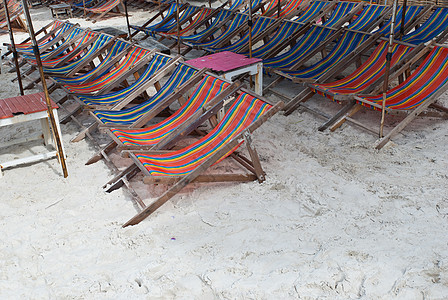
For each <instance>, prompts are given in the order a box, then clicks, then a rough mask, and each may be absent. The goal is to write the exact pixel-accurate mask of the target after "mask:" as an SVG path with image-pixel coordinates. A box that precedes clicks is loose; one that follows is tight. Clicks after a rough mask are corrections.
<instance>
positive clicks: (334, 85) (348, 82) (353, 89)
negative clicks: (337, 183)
mask: <svg viewBox="0 0 448 300" xmlns="http://www.w3.org/2000/svg"><path fill="white" fill-rule="evenodd" d="M416 10H419V9H416V8H412V7H410V8H408V10H407V13H406V18H405V31H407V30H408V28H409V27H410V26H413V25H412V24H413V23H412V22H413V20H412V18H411V17H412V16H415V12H416ZM399 11H401V8H400V9H399ZM408 13H409V14H410V17H409V18H408ZM398 16H399V17H398V18H397V19H398V21H399V22H400V21H401V14H398ZM442 16H443V14H441V13H440V11H439V12H437V11H436V12H435V13H434V14H432V16H431V17H432V18H431V17H430V18H429V19H428V20H427V21H426V22H425V23H424V24H422V26H421V27H420V28H422V29H421V30H416V31H414V32H411V33H409V34H407V35H405V36H404V37H403V38H406V37H407V38H408V39H410V38H412V37H418V38H415V39H414V41H419V42H422V43H421V44H420V46H418V47H417V46H415V49H414V50H412V48H414V47H412V45H411V44H409V43H407V45H401V46H400V45H395V48H394V53H393V57H392V58H393V59H392V64H391V65H392V69H391V71H394V68H395V69H397V68H398V67H399V65H397V66H396V67H394V63H396V62H398V60H400V59H401V58H402V55H405V54H406V53H409V52H410V51H411V50H412V52H411V54H412V55H411V57H413V59H412V60H411V61H414V59H415V60H417V59H420V58H421V56H422V55H424V54H425V52H424V51H423V50H422V44H423V43H427V42H429V41H430V39H433V38H434V37H436V36H437V35H440V36H442V37H443V34H441V32H443V30H442V29H440V26H438V25H439V22H442V21H443V20H442V19H440V18H441V17H442ZM436 20H437V21H436ZM388 23H389V22H388ZM442 24H443V22H442ZM434 25H435V26H434ZM388 27H389V24H386V25H385V28H388ZM434 28H436V30H433V29H434ZM400 29H401V28H396V30H395V33H396V34H397V35H399V32H400ZM383 32H386V31H384V30H383ZM378 33H380V32H377V34H378ZM439 40H441V38H439ZM385 47H386V44H385V42H382V43H380V45H379V46H378V47H377V48H376V50H375V52H374V54H373V55H372V56H371V57H370V59H368V60H367V61H366V62H365V63H364V64H363V65H362V66H361V67H360V68H358V69H357V70H356V71H355V72H354V73H352V74H351V75H349V76H347V77H346V78H344V79H342V80H339V81H336V82H330V83H328V84H324V82H326V81H327V80H328V79H330V76H325V77H322V78H321V79H322V80H321V83H320V84H311V85H309V88H305V90H304V91H302V92H301V93H299V94H298V95H297V96H295V97H294V98H292V99H291V100H290V101H289V102H288V103H287V104H286V105H285V115H289V114H291V113H292V112H293V111H294V110H295V109H297V108H298V107H299V106H303V104H302V103H303V102H305V101H307V100H308V99H310V98H311V97H312V96H313V94H314V93H315V92H317V93H320V94H324V95H325V96H327V97H329V98H330V99H334V100H336V101H350V100H352V99H353V96H354V95H355V94H356V93H360V92H362V91H363V92H365V93H370V92H372V91H374V89H375V88H376V87H379V86H380V83H381V80H382V74H383V73H384V67H385V55H386V53H385ZM401 73H403V72H401ZM408 73H409V71H408ZM376 91H377V92H378V90H376ZM351 106H353V103H352V102H349V104H347V105H345V106H344V107H343V108H342V109H341V110H340V111H339V112H338V113H337V114H335V115H334V116H333V117H331V118H330V119H329V120H328V121H327V122H325V123H324V124H323V125H322V126H320V127H319V130H325V129H327V128H328V127H330V126H332V125H333V127H331V128H335V125H334V123H335V122H336V121H337V120H338V119H339V118H340V116H341V115H343V114H345V113H347V111H348V110H349V109H351V108H350V107H351ZM333 130H334V129H333Z"/></svg>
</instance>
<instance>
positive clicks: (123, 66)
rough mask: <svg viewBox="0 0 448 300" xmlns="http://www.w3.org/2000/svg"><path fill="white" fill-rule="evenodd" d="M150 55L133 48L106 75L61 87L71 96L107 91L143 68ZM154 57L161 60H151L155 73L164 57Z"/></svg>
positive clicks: (145, 51)
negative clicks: (106, 89)
mask: <svg viewBox="0 0 448 300" xmlns="http://www.w3.org/2000/svg"><path fill="white" fill-rule="evenodd" d="M150 54H151V51H150V50H146V49H142V48H139V47H133V49H131V51H129V53H128V54H127V55H126V57H125V58H124V59H123V60H122V61H121V62H120V63H119V64H118V65H117V66H116V67H115V68H114V69H112V70H110V71H109V72H107V73H106V74H104V75H102V76H99V77H98V78H96V79H94V80H91V81H88V82H86V83H76V84H64V85H63V87H64V89H65V90H67V91H68V92H69V93H72V94H90V93H102V91H104V90H105V89H104V87H105V86H107V87H108V89H109V88H111V87H113V86H115V85H116V83H117V81H123V80H125V79H126V77H127V75H128V74H129V73H134V72H136V71H137V70H138V69H140V68H141V67H143V66H144V64H146V63H147V62H148V60H149V59H150ZM155 57H157V58H159V57H160V58H161V59H159V60H157V59H156V58H155V59H154V60H153V65H154V70H155V71H156V70H158V69H159V68H161V67H162V66H163V65H164V63H165V61H164V59H165V57H164V56H162V55H155ZM167 60H169V59H167Z"/></svg>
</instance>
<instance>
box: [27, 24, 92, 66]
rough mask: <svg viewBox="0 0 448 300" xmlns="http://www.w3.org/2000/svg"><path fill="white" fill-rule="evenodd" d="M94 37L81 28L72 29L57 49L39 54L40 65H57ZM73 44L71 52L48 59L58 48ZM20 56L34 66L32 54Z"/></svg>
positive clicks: (90, 32)
mask: <svg viewBox="0 0 448 300" xmlns="http://www.w3.org/2000/svg"><path fill="white" fill-rule="evenodd" d="M79 36H81V37H80V38H79V39H77V40H75V39H76V38H77V37H79ZM96 36H97V34H95V33H94V32H92V31H86V30H84V29H81V28H74V29H73V30H72V31H71V32H70V34H69V35H67V37H66V38H65V39H64V41H63V42H61V43H60V44H59V46H58V47H56V48H54V49H52V50H51V51H46V52H43V53H42V54H41V60H42V65H43V66H47V67H51V66H54V65H57V64H58V63H59V62H61V61H62V60H64V59H65V58H66V57H67V56H68V55H70V53H71V52H73V51H76V50H77V49H78V47H81V45H82V44H84V43H86V42H87V41H89V40H90V39H92V38H95V37H96ZM73 43H76V44H75V46H73V47H72V49H71V51H69V52H67V51H66V52H64V53H62V54H59V55H57V56H56V57H55V58H49V57H51V56H53V52H54V51H58V48H59V47H65V46H66V45H71V44H73ZM22 56H23V57H24V58H25V59H26V60H27V61H28V63H31V64H34V65H35V64H36V60H35V58H34V53H32V54H28V53H24V54H23V55H22Z"/></svg>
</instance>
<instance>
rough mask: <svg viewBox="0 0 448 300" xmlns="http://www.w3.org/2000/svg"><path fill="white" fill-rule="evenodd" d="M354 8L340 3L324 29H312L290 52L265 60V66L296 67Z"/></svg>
mask: <svg viewBox="0 0 448 300" xmlns="http://www.w3.org/2000/svg"><path fill="white" fill-rule="evenodd" d="M353 7H354V4H352V3H347V2H342V3H338V4H337V5H336V8H335V9H334V10H333V13H332V14H331V16H330V18H329V19H328V20H327V21H326V22H325V23H324V24H323V26H324V27H317V26H315V27H312V28H311V29H310V30H308V31H307V33H305V34H304V35H303V36H302V37H301V38H300V39H299V40H298V41H297V42H296V44H295V45H294V46H293V47H292V48H291V49H290V50H289V51H287V52H285V53H283V54H281V55H278V56H276V57H273V58H269V59H265V60H263V66H264V67H269V68H284V69H287V68H290V67H292V66H294V64H295V63H296V62H297V61H299V60H300V59H301V58H303V57H305V56H306V55H307V54H308V53H310V51H312V50H313V49H314V48H315V47H317V46H318V45H319V44H321V43H322V42H323V41H324V40H325V39H326V38H328V37H329V36H330V35H331V34H332V33H333V32H334V30H332V29H330V28H326V27H332V26H334V24H336V23H337V22H338V21H339V20H340V19H341V18H343V17H344V16H345V15H347V14H348V13H349V12H350V11H351V10H352V9H353Z"/></svg>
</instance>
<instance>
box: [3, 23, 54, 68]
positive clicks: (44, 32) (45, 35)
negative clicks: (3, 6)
mask: <svg viewBox="0 0 448 300" xmlns="http://www.w3.org/2000/svg"><path fill="white" fill-rule="evenodd" d="M62 25H63V23H62V22H61V21H58V20H55V21H53V22H50V23H48V24H47V25H45V26H43V27H42V28H41V29H39V30H37V31H36V33H35V36H36V42H37V44H38V45H41V44H42V43H44V42H46V41H47V40H49V39H51V38H52V36H54V34H55V33H56V32H57V31H58V30H59V29H60V28H61V27H62ZM30 41H31V39H30V38H29V37H28V38H26V39H25V40H23V41H22V42H20V43H17V44H16V45H15V46H16V48H17V50H18V48H20V49H22V51H23V49H26V48H30V49H31V50H32V48H31V46H32V44H31V42H30ZM3 45H4V46H6V47H7V48H8V51H7V52H6V53H4V54H3V55H2V59H5V58H6V57H7V56H8V55H10V54H11V53H12V52H11V50H10V49H11V45H10V44H8V43H4V44H3Z"/></svg>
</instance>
